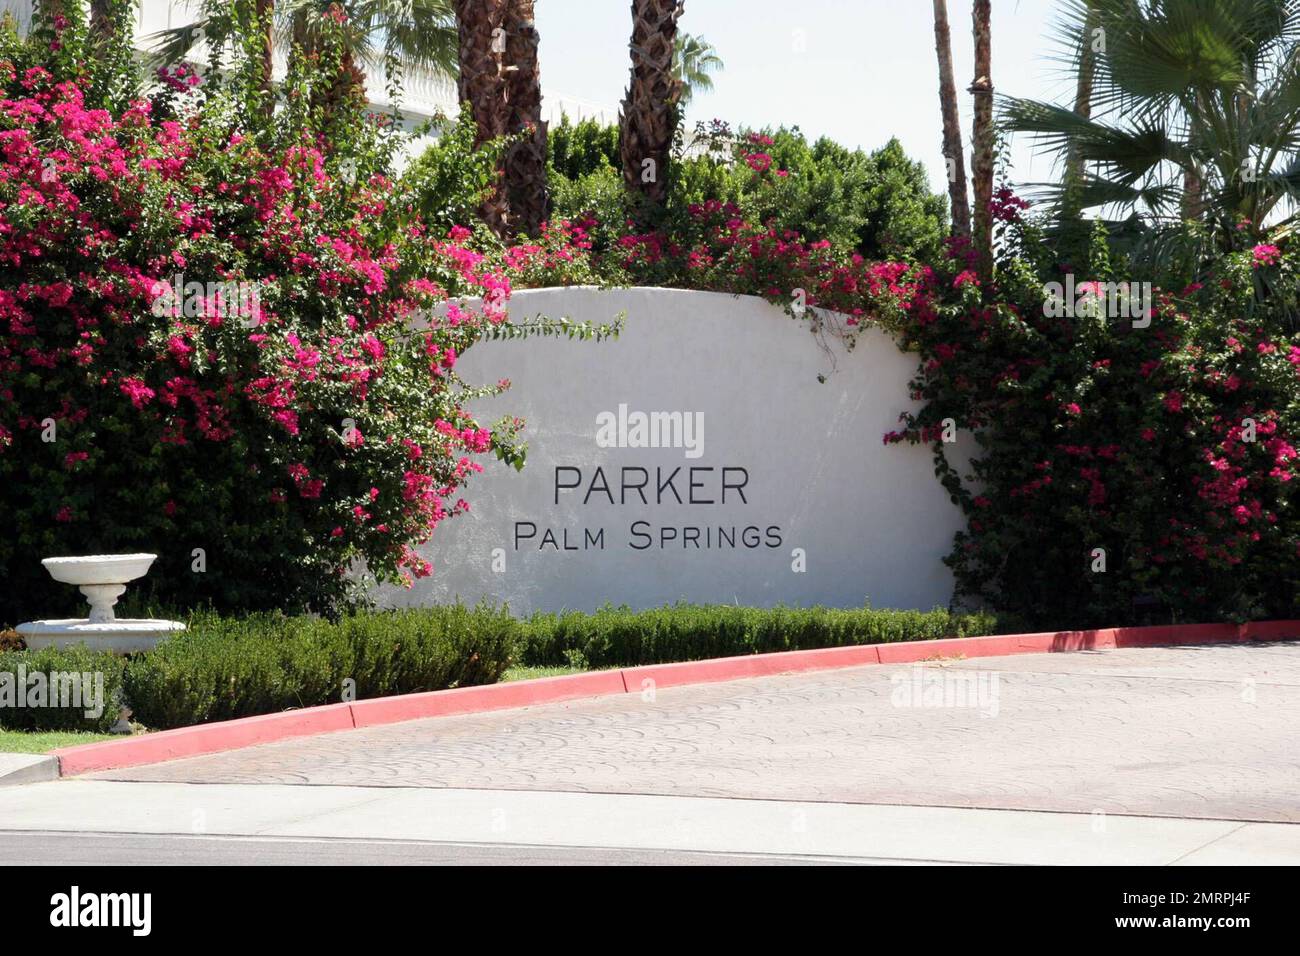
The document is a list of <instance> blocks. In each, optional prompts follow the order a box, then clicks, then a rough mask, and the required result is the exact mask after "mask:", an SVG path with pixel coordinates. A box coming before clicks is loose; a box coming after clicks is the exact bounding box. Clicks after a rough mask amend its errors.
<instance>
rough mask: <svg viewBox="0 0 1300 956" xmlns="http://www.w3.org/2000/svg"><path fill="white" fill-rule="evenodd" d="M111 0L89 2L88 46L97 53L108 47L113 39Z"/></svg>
mask: <svg viewBox="0 0 1300 956" xmlns="http://www.w3.org/2000/svg"><path fill="white" fill-rule="evenodd" d="M111 2H112V0H91V2H90V29H89V33H90V47H91V49H92V50H94V51H96V54H97V55H98V54H99V53H100V51H102V50H105V49H107V48H108V44H109V41H110V40H112V39H113V18H112V17H111V16H110V11H109V6H110V4H111Z"/></svg>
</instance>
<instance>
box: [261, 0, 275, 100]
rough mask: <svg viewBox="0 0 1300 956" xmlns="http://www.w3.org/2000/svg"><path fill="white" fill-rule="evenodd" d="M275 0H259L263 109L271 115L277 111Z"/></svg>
mask: <svg viewBox="0 0 1300 956" xmlns="http://www.w3.org/2000/svg"><path fill="white" fill-rule="evenodd" d="M274 24H275V0H257V29H258V30H259V31H260V33H261V36H260V38H259V41H258V46H259V47H260V53H261V57H260V59H261V63H260V64H259V68H260V73H261V76H262V84H261V85H262V95H263V97H264V99H263V101H262V111H263V113H264V114H265V115H267V116H270V115H271V114H272V113H274V112H275V86H274V73H275V26H274Z"/></svg>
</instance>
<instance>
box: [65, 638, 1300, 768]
mask: <svg viewBox="0 0 1300 956" xmlns="http://www.w3.org/2000/svg"><path fill="white" fill-rule="evenodd" d="M1295 637H1300V621H1258V622H1253V623H1250V624H1187V625H1165V626H1160V627H1121V628H1101V629H1097V630H1091V631H1048V632H1044V633H1039V634H996V635H992V636H989V637H958V638H945V639H941V640H935V641H901V642H899V643H895V644H858V645H853V646H850V647H828V648H818V649H815V650H807V651H781V652H777V653H773V654H746V655H743V656H740V657H719V658H714V659H713V660H707V661H684V662H682V663H678V664H646V665H642V666H640V667H625V668H622V669H621V670H607V671H592V672H590V673H586V674H571V675H567V676H564V677H543V678H540V679H538V680H529V681H517V682H513V683H509V684H487V685H484V686H481V687H458V688H455V689H452V690H439V691H432V692H429V693H424V694H405V695H401V696H397V697H376V698H372V699H370V700H359V701H355V702H353V703H347V704H325V705H323V706H320V707H304V708H303V709H302V710H289V711H284V712H283V713H279V714H265V715H263V716H260V717H243V718H240V719H239V720H226V721H221V722H218V723H212V724H198V725H196V726H194V727H181V728H178V729H176V730H164V731H160V732H158V733H153V734H142V735H140V736H138V737H125V738H123V739H121V740H111V741H108V742H106V743H98V744H83V745H81V746H79V747H63V748H60V749H58V750H52V751H50V754H51V755H52V756H54V757H57V758H58V760H59V772H60V774H61V775H62V776H65V777H70V776H75V775H76V774H81V773H89V772H91V771H93V770H110V769H117V768H121V767H134V766H136V765H138V764H146V763H158V762H160V761H163V760H175V759H177V758H179V757H195V756H199V755H200V754H207V753H216V752H217V751H222V750H236V749H238V748H240V747H251V746H253V745H254V744H264V743H270V742H272V741H275V740H283V739H285V738H288V737H302V736H306V735H309V734H323V733H329V732H331V731H337V730H352V729H354V728H359V727H375V726H379V725H381V724H392V723H398V722H400V721H404V720H419V719H421V718H425V717H445V716H450V715H453V714H472V713H482V712H484V711H490V710H505V709H508V708H512V707H527V706H530V705H532V704H544V703H554V702H557V701H564V700H575V699H578V698H583V697H605V696H609V695H612V694H625V693H626V694H639V693H643V692H645V691H647V690H650V689H652V688H660V687H678V686H681V685H684V684H706V683H716V682H720V681H728V680H742V679H744V678H747V677H768V676H771V675H774V674H793V673H799V672H802V671H815V670H833V669H835V668H841V667H861V666H864V665H868V664H910V663H915V662H917V661H924V660H930V659H933V658H939V657H968V658H969V657H1000V656H1005V655H1008V654H1041V653H1055V652H1064V651H1080V650H1098V649H1106V648H1115V647H1154V646H1157V645H1180V644H1205V643H1244V642H1249V641H1276V640H1285V639H1287V638H1295Z"/></svg>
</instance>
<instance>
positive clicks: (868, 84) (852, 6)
mask: <svg viewBox="0 0 1300 956" xmlns="http://www.w3.org/2000/svg"><path fill="white" fill-rule="evenodd" d="M631 6H632V5H631V2H630V0H537V29H538V32H539V34H540V36H541V50H540V56H541V69H542V85H543V87H544V88H545V89H548V90H553V91H555V92H556V93H560V94H564V95H565V96H569V97H574V98H577V99H580V100H585V101H588V102H591V103H593V104H598V105H602V106H606V107H610V108H615V109H616V108H617V106H618V104H619V102H620V101H621V100H622V98H623V93H624V91H625V90H626V88H627V78H628V67H629V60H628V50H627V43H628V37H629V35H630V33H631V23H632V16H631ZM1056 6H1057V4H1055V3H1054V2H1053V0H993V26H992V37H993V84H994V87H995V88H996V89H997V91H998V92H999V93H1007V94H1013V95H1017V96H1031V97H1034V98H1037V99H1051V100H1057V101H1060V102H1069V101H1070V98H1071V93H1072V83H1071V82H1069V80H1068V79H1067V78H1064V77H1062V76H1061V75H1060V68H1059V66H1058V65H1057V64H1056V63H1055V62H1054V61H1053V60H1052V59H1051V57H1052V54H1053V52H1054V49H1055V47H1054V44H1053V43H1052V42H1051V41H1050V40H1048V39H1046V37H1047V36H1048V33H1049V30H1048V28H1049V26H1050V24H1052V23H1053V22H1055V19H1056V17H1057V14H1056V13H1055V12H1054V7H1056ZM970 8H971V0H948V18H949V23H950V26H951V29H952V54H953V65H954V73H955V75H956V80H957V88H958V98H959V100H960V102H961V109H962V129H963V131H964V133H965V135H966V137H967V143H968V152H967V156H968V160H967V162H968V164H969V136H970V123H971V113H970V106H971V97H970V96H969V94H967V93H966V92H965V88H966V87H967V86H968V85H969V84H970V82H971V80H972V79H973V77H974V73H973V71H974V66H973V62H974V51H973V46H974V44H973V41H972V39H971V10H970ZM678 25H679V28H680V29H682V30H684V31H686V32H688V33H692V34H696V35H703V37H704V39H706V40H707V41H709V42H710V43H711V44H713V46H714V47H716V48H717V51H718V54H719V55H720V56H721V57H722V60H723V62H724V64H725V68H724V69H723V70H722V72H720V73H717V74H715V75H714V90H713V91H712V92H711V93H702V94H696V97H695V99H694V100H693V101H692V103H691V107H690V110H689V111H688V113H687V122H688V124H694V122H695V121H697V120H707V119H713V118H718V119H723V120H727V121H728V122H730V123H731V124H732V125H733V126H738V125H744V126H766V125H772V126H777V125H781V124H786V125H798V126H799V127H800V128H801V129H802V130H803V131H804V133H805V134H807V135H808V136H809V137H810V138H816V137H818V136H821V135H826V136H829V137H831V138H832V139H835V140H837V141H839V142H841V143H843V144H844V145H846V146H857V147H862V148H865V149H874V148H876V147H878V146H881V145H883V144H884V143H886V142H888V140H889V138H890V137H891V136H896V137H898V139H899V141H900V142H901V143H902V144H903V148H904V149H905V150H906V151H907V153H908V154H909V155H910V156H911V157H912V158H914V159H917V160H920V161H922V162H924V163H925V165H926V168H927V169H928V171H929V173H930V179H931V181H932V184H933V188H934V189H936V190H938V191H942V190H946V188H947V187H946V185H945V183H946V178H945V176H946V174H945V169H944V164H943V156H942V149H943V142H942V126H941V116H940V112H939V79H938V76H939V74H938V65H937V61H936V58H935V50H934V19H933V7H932V4H931V3H930V0H793V2H792V0H686V12H685V14H684V15H683V16H682V18H681V20H680V21H679V24H678ZM1009 155H1010V159H1011V163H1012V173H1011V180H1012V181H1013V182H1040V181H1044V180H1047V179H1050V178H1051V175H1052V169H1051V163H1050V161H1049V160H1048V159H1047V158H1046V157H1045V156H1043V155H1040V154H1037V152H1036V151H1035V150H1034V149H1033V147H1032V144H1031V143H1028V142H1014V143H1013V144H1012V147H1011V151H1010V154H1009Z"/></svg>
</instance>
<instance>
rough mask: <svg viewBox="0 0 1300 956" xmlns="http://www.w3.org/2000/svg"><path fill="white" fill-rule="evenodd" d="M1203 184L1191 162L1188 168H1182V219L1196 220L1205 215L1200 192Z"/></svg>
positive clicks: (1199, 172)
mask: <svg viewBox="0 0 1300 956" xmlns="http://www.w3.org/2000/svg"><path fill="white" fill-rule="evenodd" d="M1203 190H1204V182H1203V181H1202V179H1201V171H1200V170H1199V169H1198V168H1197V167H1196V165H1195V163H1194V162H1193V164H1192V165H1190V166H1185V167H1183V202H1182V214H1183V218H1184V219H1188V220H1197V219H1200V218H1201V217H1202V216H1204V215H1205V203H1204V202H1203V201H1202V195H1201V194H1202V192H1203Z"/></svg>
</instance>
